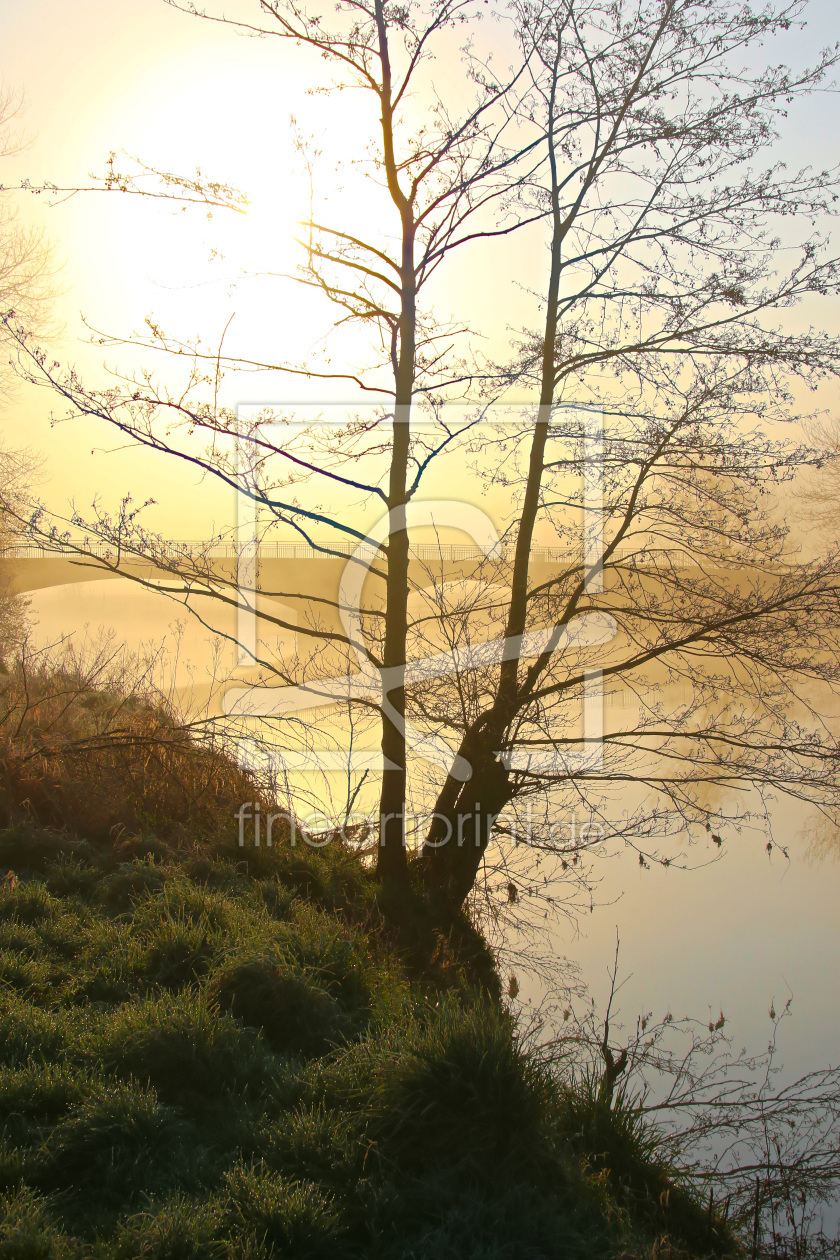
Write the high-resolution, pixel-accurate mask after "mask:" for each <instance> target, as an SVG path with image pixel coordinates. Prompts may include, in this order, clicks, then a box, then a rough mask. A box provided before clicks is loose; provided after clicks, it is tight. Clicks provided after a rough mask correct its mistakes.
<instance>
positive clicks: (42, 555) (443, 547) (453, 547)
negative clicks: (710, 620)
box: [0, 539, 690, 568]
mask: <svg viewBox="0 0 840 1260" xmlns="http://www.w3.org/2000/svg"><path fill="white" fill-rule="evenodd" d="M249 546H250V545H249ZM240 550H241V549H240V547H239V545H238V544H237V543H233V542H221V543H219V542H211V543H207V542H205V541H202V540H201V539H185V540H173V541H172V542H169V543H164V544H160V543H156V544H155V545H154V552H153V554H150V555H148V556H143V555H139V554H138V553H137V552H136V551H134V550H132V549H126V550H125V551H124V552H123V558H124V559H125V560H127V561H129V560H133V561H138V560H139V561H143V560H148V561H149V562H150V563H154V561H155V560H159V561H164V562H166V561H170V562H177V561H178V560H200V559H208V560H236V559H238V557H239V555H240ZM242 550H244V552H245V554H246V555H249V556H250V555H252V554H255V555H256V557H257V558H258V559H259V560H335V559H338V558H343V557H345V556H350V555H352V554H353V553H354V552H355V551H356V550H357V544H356V543H352V542H344V541H339V542H335V543H333V542H325V543H318V544H316V545H315V546H310V545H309V544H308V543H299V542H264V543H261V544H260V545H259V546H258V547H257V548H256V549H252V550H249V549H248V546H246V548H244V549H242ZM150 551H151V549H150ZM410 554H411V556H412V557H413V558H414V559H416V560H420V561H427V562H428V561H431V562H434V561H444V562H446V563H450V564H453V563H454V564H457V563H459V562H461V561H466V560H480V559H481V558H482V557H483V556H484V554H485V553H484V552H483V551H482V550H481V548H480V547H476V546H470V545H468V544H460V543H440V544H438V543H419V544H417V545H415V546H413V547H412V548H411V551H410ZM496 554H497V555H498V557H499V558H500V559H505V560H512V559H513V549H512V547H507V546H505V547H503V548H501V549H500V551H499V552H498V553H496ZM633 554H639V555H640V559H641V560H642V563H645V562H647V563H648V564H650V563H653V562H654V561H655V560H656V559H657V558H658V559H665V558H666V557H667V558H668V560H669V562H670V563H671V564H673V565H675V566H676V567H678V568H683V567H685V566H686V565H687V564H689V563H690V557H689V556H688V555H687V554H686V553H685V552H683V551H680V550H678V549H666V548H663V547H658V548H655V549H653V548H650V549H646V550H644V551H641V549H640V548H623V549H621V550H619V551H618V552H616V554H615V557H614V558H615V559H618V560H626V559H627V558H628V557H629V556H632V555H633ZM376 555H377V551H376V548H374V547H363V548H361V549H360V550H359V557H360V559H364V560H373V559H375V557H376ZM85 556H90V557H91V559H99V560H111V561H113V560H116V558H117V549H116V547H114V546H113V545H112V544H110V543H105V542H101V541H99V540H95V541H85V540H80V541H79V542H76V543H72V542H69V543H62V542H60V541H56V542H49V543H36V542H20V543H10V544H7V545H5V546H0V560H49V559H58V558H62V557H63V558H68V559H80V558H81V559H84V557H85ZM531 557H532V559H533V560H537V561H543V562H544V563H548V564H574V563H578V564H579V563H580V562H581V560H582V558H583V553H582V552H581V551H580V550H570V549H569V548H564V547H532V548H531Z"/></svg>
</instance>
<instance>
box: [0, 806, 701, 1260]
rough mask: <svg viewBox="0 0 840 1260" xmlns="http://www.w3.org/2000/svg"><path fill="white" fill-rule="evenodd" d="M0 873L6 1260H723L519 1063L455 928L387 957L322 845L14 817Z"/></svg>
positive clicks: (653, 1172)
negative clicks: (183, 841) (80, 834)
mask: <svg viewBox="0 0 840 1260" xmlns="http://www.w3.org/2000/svg"><path fill="white" fill-rule="evenodd" d="M231 831H233V827H231ZM6 872H8V874H6ZM0 873H2V874H4V875H5V879H4V882H3V885H2V894H0V924H1V925H2V926H0V983H2V994H0V1054H2V1064H3V1066H2V1069H1V1070H0V1113H2V1116H3V1139H2V1154H0V1182H2V1214H3V1215H2V1224H0V1256H4V1257H5V1256H15V1257H47V1256H56V1257H63V1256H75V1255H85V1254H95V1255H98V1256H103V1257H105V1256H107V1257H136V1256H156V1257H161V1258H162V1257H169V1258H172V1260H174V1258H175V1257H205V1256H206V1257H211V1256H237V1257H239V1256H241V1257H246V1256H247V1257H257V1256H265V1255H276V1256H284V1257H285V1256H290V1257H301V1258H303V1257H322V1256H323V1257H325V1258H326V1257H331V1258H332V1257H344V1256H347V1257H350V1256H360V1257H361V1256H364V1257H367V1256H371V1257H380V1256H381V1257H383V1258H384V1257H389V1258H390V1257H394V1258H396V1257H428V1258H429V1260H432V1258H433V1257H434V1258H435V1260H437V1258H441V1257H452V1258H453V1260H455V1258H456V1257H457V1258H458V1260H463V1258H465V1257H475V1258H476V1260H478V1257H481V1258H482V1260H491V1258H493V1260H496V1258H499V1260H501V1258H502V1257H511V1258H519V1257H523V1258H525V1257H539V1256H544V1257H555V1256H556V1257H561V1256H562V1257H578V1256H580V1257H586V1256H592V1257H594V1256H605V1257H606V1256H617V1255H621V1254H627V1255H644V1254H648V1253H650V1251H651V1249H652V1247H653V1245H654V1240H655V1238H656V1236H657V1235H659V1234H662V1233H668V1232H670V1233H671V1234H672V1235H673V1236H674V1239H675V1254H679V1251H680V1250H681V1249H684V1248H685V1247H686V1246H689V1247H690V1248H691V1253H692V1254H698V1255H701V1254H707V1253H708V1252H711V1251H712V1250H715V1249H717V1248H718V1247H719V1245H720V1240H719V1239H717V1238H716V1237H715V1236H714V1235H713V1233H710V1232H709V1230H708V1228H707V1225H708V1223H707V1220H706V1217H705V1214H704V1213H703V1212H702V1210H700V1209H699V1208H696V1207H694V1206H693V1205H692V1204H691V1203H690V1201H689V1200H687V1199H685V1198H684V1197H683V1196H682V1195H681V1194H680V1192H679V1191H678V1190H676V1189H675V1188H673V1187H670V1181H669V1179H668V1178H667V1176H666V1172H665V1170H663V1169H662V1168H660V1167H659V1166H658V1165H657V1163H656V1159H655V1152H653V1151H652V1150H651V1149H650V1143H649V1141H648V1139H647V1137H646V1135H645V1134H644V1133H643V1132H642V1131H636V1130H635V1129H634V1126H633V1124H632V1121H630V1120H629V1119H628V1117H627V1116H625V1115H622V1114H621V1113H618V1114H616V1115H613V1114H611V1113H605V1112H600V1113H599V1111H598V1108H597V1105H596V1104H595V1103H594V1102H593V1100H592V1099H591V1098H590V1099H588V1100H587V1099H586V1098H584V1097H583V1096H581V1094H580V1093H579V1092H575V1091H572V1090H570V1089H568V1088H566V1087H565V1086H564V1083H563V1081H562V1080H558V1079H555V1078H553V1077H552V1075H551V1074H550V1073H549V1072H547V1071H546V1070H544V1069H540V1068H538V1067H537V1066H536V1065H535V1064H534V1063H533V1062H531V1061H529V1059H528V1057H527V1056H526V1055H525V1054H523V1053H522V1052H521V1051H520V1050H519V1049H518V1047H517V1044H516V1037H515V1029H514V1027H513V1026H512V1022H511V1020H510V1018H509V1016H508V1014H507V1013H506V1012H505V1010H504V1008H503V1006H502V1005H501V1003H500V1002H499V1000H498V999H497V998H496V997H495V996H494V994H493V992H492V990H491V989H488V986H487V984H486V983H484V982H483V981H482V968H481V967H479V968H478V969H476V966H475V955H474V958H473V963H472V964H471V965H468V966H462V965H460V964H459V962H458V957H457V950H455V949H454V947H453V944H452V940H453V931H452V930H451V928H450V930H449V932H448V933H443V932H440V933H439V939H438V948H437V950H436V951H435V950H432V951H430V952H427V957H426V961H425V963H424V964H422V965H421V964H420V963H419V961H418V960H419V959H420V957H421V954H420V948H419V944H418V942H419V941H420V940H423V939H425V940H427V941H428V939H429V933H430V931H431V929H429V928H428V925H426V927H424V928H423V929H422V930H418V931H417V933H415V934H414V936H413V938H411V939H410V941H409V945H408V946H407V947H404V946H403V945H402V944H401V939H400V937H401V933H399V932H398V931H395V929H394V928H393V927H392V926H391V925H390V924H389V921H388V918H387V917H386V916H384V915H383V913H382V908H381V906H380V905H379V903H378V898H377V888H376V886H375V884H374V883H373V881H372V880H371V878H370V876H369V875H368V873H367V872H366V871H365V869H364V868H363V867H362V865H361V864H360V863H359V862H358V860H357V859H356V858H355V857H354V856H353V855H352V854H350V853H348V852H346V851H345V850H344V849H342V848H341V847H340V846H338V845H331V846H329V847H328V848H327V849H325V850H322V851H320V852H315V851H313V850H303V851H300V850H293V849H292V848H291V847H289V846H288V845H285V846H278V847H275V848H273V849H272V850H270V851H268V850H265V849H262V850H259V851H256V850H249V851H247V859H246V858H244V857H243V850H240V849H238V848H237V847H236V846H235V844H234V843H233V835H231V836H230V837H228V838H227V840H226V839H225V838H222V839H221V840H219V841H217V842H215V843H211V842H209V841H205V842H203V843H199V844H196V845H194V846H193V847H192V848H189V849H187V848H184V847H183V846H181V847H179V848H177V849H175V848H169V847H168V846H166V845H165V844H164V843H162V842H159V841H155V840H151V839H146V840H143V839H136V840H123V841H122V842H118V843H116V844H111V843H105V842H102V843H99V844H94V843H91V842H90V841H86V840H79V839H75V838H71V837H69V836H67V835H66V834H62V833H58V832H55V831H48V830H43V829H38V828H35V827H31V826H18V827H16V828H10V829H7V830H6V831H5V832H3V833H2V835H0ZM409 909H410V908H409V906H408V905H406V906H405V907H403V911H404V912H405V913H408V912H409ZM419 917H420V919H421V920H422V916H419ZM460 932H461V935H462V937H463V938H464V939H466V938H467V937H468V936H469V928H468V926H467V925H465V924H462V925H461V926H460ZM478 953H480V947H479V944H478V943H476V946H475V954H478ZM669 1187H670V1188H671V1193H670V1195H669V1194H668V1190H669ZM680 1236H681V1237H682V1240H683V1241H681V1242H677V1239H679V1238H680Z"/></svg>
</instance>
